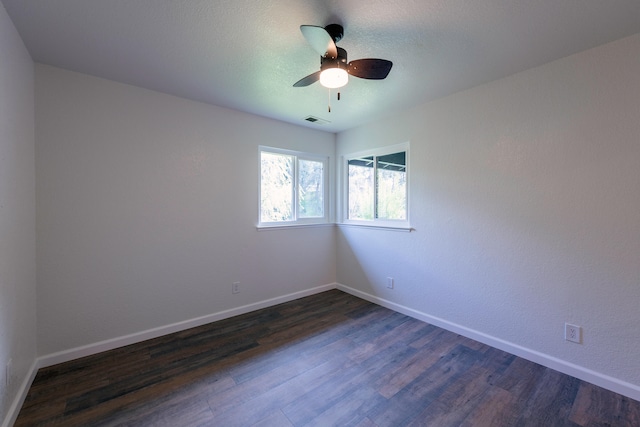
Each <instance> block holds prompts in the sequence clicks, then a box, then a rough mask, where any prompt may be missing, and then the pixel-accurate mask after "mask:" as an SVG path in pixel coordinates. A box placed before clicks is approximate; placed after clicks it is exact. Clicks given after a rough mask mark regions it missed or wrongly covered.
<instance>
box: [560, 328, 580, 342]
mask: <svg viewBox="0 0 640 427" xmlns="http://www.w3.org/2000/svg"><path fill="white" fill-rule="evenodd" d="M564 339H565V340H567V341H571V342H576V343H578V344H582V327H581V326H576V325H572V324H570V323H565V324H564Z"/></svg>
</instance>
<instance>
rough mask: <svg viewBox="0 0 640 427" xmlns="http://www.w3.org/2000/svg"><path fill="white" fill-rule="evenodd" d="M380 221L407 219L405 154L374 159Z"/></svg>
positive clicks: (394, 154)
mask: <svg viewBox="0 0 640 427" xmlns="http://www.w3.org/2000/svg"><path fill="white" fill-rule="evenodd" d="M376 167H377V179H378V186H377V191H378V213H377V217H378V218H380V219H402V220H404V219H407V161H406V154H405V152H400V153H393V154H387V155H385V156H380V157H378V158H376Z"/></svg>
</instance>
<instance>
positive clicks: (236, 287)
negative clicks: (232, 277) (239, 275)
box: [231, 282, 240, 294]
mask: <svg viewBox="0 0 640 427" xmlns="http://www.w3.org/2000/svg"><path fill="white" fill-rule="evenodd" d="M231 293H232V294H239V293H240V282H233V284H232V285H231Z"/></svg>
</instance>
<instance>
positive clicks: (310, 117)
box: [304, 116, 331, 125]
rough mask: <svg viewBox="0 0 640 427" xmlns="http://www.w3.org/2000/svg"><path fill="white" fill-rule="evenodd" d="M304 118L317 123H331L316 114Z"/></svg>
mask: <svg viewBox="0 0 640 427" xmlns="http://www.w3.org/2000/svg"><path fill="white" fill-rule="evenodd" d="M304 119H305V120H306V121H308V122H311V123H315V124H317V125H326V124H327V123H331V122H330V121H329V120H325V119H321V118H319V117H315V116H307V117H305V118H304Z"/></svg>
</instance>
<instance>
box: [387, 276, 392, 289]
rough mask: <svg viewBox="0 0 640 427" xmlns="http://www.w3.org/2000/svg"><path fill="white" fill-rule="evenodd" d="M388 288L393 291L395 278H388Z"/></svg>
mask: <svg viewBox="0 0 640 427" xmlns="http://www.w3.org/2000/svg"><path fill="white" fill-rule="evenodd" d="M387 288H389V289H393V277H387Z"/></svg>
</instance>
